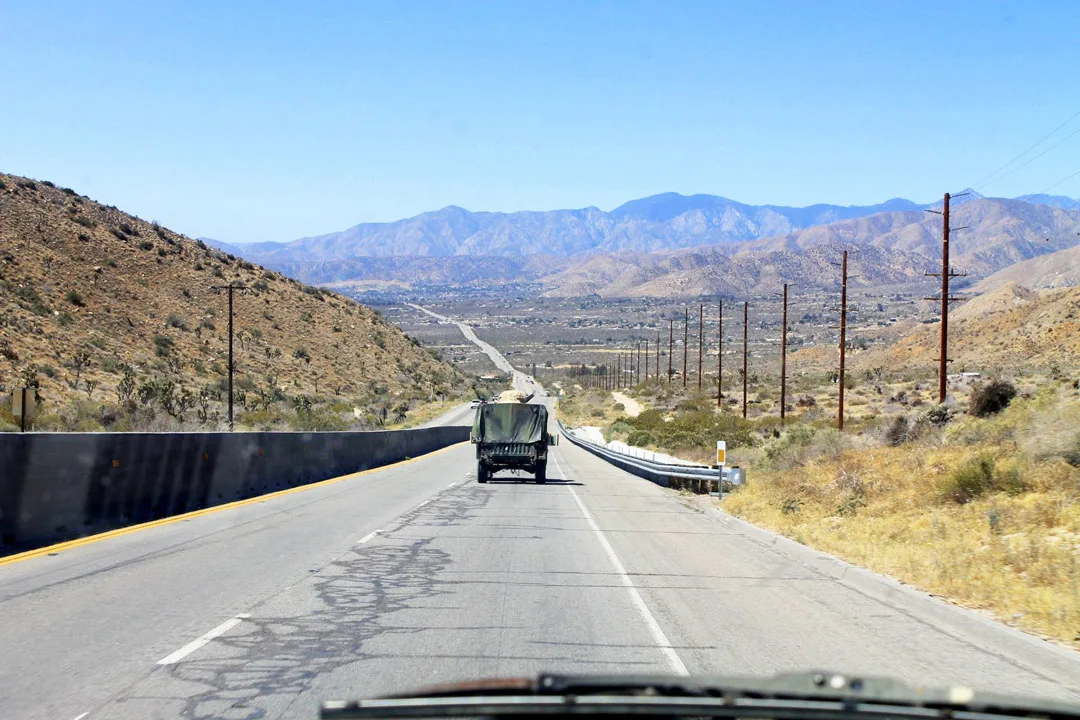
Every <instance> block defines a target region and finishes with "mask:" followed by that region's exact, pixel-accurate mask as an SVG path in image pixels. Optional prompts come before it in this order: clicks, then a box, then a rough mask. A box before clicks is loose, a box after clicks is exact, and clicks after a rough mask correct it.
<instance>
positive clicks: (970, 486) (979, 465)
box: [941, 455, 1026, 504]
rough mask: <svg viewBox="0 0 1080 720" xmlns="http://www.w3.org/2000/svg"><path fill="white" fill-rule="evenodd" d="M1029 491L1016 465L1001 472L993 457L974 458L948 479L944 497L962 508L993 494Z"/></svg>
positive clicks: (943, 490)
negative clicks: (981, 496) (996, 492)
mask: <svg viewBox="0 0 1080 720" xmlns="http://www.w3.org/2000/svg"><path fill="white" fill-rule="evenodd" d="M1025 489H1026V487H1025V485H1024V481H1023V479H1022V478H1021V476H1020V470H1019V468H1018V467H1017V466H1016V465H1015V463H1011V464H1008V465H1007V466H1006V467H1004V468H1000V467H998V466H997V463H996V461H995V460H994V458H993V457H992V456H990V455H980V456H978V457H975V458H972V459H971V460H969V461H968V462H967V463H965V464H964V465H961V466H960V467H959V468H957V469H956V470H954V471H953V472H952V474H950V475H948V476H947V477H946V478H945V479H944V480H943V482H942V484H941V493H942V495H943V496H944V497H945V498H946V499H948V500H952V501H953V502H956V503H960V504H964V503H967V502H971V501H972V500H974V499H975V498H977V497H979V496H980V495H983V494H985V493H988V492H992V491H998V492H1007V493H1009V494H1017V493H1020V492H1023V491H1024V490H1025Z"/></svg>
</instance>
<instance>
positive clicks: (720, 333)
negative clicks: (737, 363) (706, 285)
mask: <svg viewBox="0 0 1080 720" xmlns="http://www.w3.org/2000/svg"><path fill="white" fill-rule="evenodd" d="M716 321H717V323H718V324H717V330H716V407H718V408H722V407H723V399H724V384H723V382H724V301H723V300H720V301H719V302H718V303H717V308H716Z"/></svg>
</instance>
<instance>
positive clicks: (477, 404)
mask: <svg viewBox="0 0 1080 720" xmlns="http://www.w3.org/2000/svg"><path fill="white" fill-rule="evenodd" d="M486 402H487V400H485V399H484V398H476V399H475V400H473V401H472V402H471V403H469V407H474V408H478V407H480V406H481V405H483V404H485V403H486Z"/></svg>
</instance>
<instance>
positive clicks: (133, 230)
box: [0, 174, 472, 429]
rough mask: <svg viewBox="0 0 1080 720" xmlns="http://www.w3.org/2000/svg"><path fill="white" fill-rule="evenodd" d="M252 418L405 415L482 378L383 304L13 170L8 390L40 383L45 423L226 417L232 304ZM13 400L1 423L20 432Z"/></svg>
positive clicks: (5, 314)
mask: <svg viewBox="0 0 1080 720" xmlns="http://www.w3.org/2000/svg"><path fill="white" fill-rule="evenodd" d="M229 283H240V284H243V285H245V286H246V288H247V289H246V290H245V291H243V292H237V293H236V297H235V357H236V372H237V381H236V387H237V393H236V396H237V412H238V417H239V419H240V423H241V426H246V427H268V428H273V427H289V426H292V427H313V428H327V429H330V428H342V427H369V426H379V425H382V423H383V411H384V410H385V411H386V418H387V421H389V422H394V421H395V420H404V418H405V417H406V416H407V414H408V412H409V411H410V409H411V408H412V407H413V406H415V405H417V404H418V403H421V402H427V401H429V400H433V399H435V398H436V397H439V396H443V397H446V396H457V395H461V394H471V393H469V391H470V385H471V382H472V380H471V379H470V378H469V377H468V376H466V375H464V374H462V373H461V372H459V371H457V370H456V369H455V368H454V367H452V366H451V365H449V364H447V363H445V362H442V361H441V360H440V359H438V358H437V357H434V356H433V355H432V354H431V353H429V352H427V351H426V350H425V349H424V348H422V347H420V346H419V344H418V343H416V342H415V341H412V340H410V339H409V338H408V337H406V336H405V335H404V334H403V333H402V332H401V331H400V330H398V329H397V328H396V327H394V326H393V325H390V324H389V323H387V322H385V321H384V320H383V319H382V318H381V317H380V316H379V315H378V314H377V313H375V312H374V311H373V310H371V309H369V308H366V307H364V306H362V305H359V304H357V303H356V302H354V301H352V300H349V299H347V298H344V297H341V296H339V295H336V294H334V293H331V292H328V291H326V290H322V289H318V288H314V287H308V286H304V285H302V284H301V283H299V282H297V281H295V280H290V279H288V278H286V277H284V276H282V275H280V274H278V273H275V272H270V271H267V270H265V269H263V268H261V267H258V266H256V265H253V264H251V263H249V262H247V261H244V260H241V259H239V258H236V257H234V256H232V255H229V254H226V253H224V252H221V251H218V250H215V249H213V248H211V247H208V246H207V245H205V244H203V243H201V242H199V241H195V240H191V239H189V238H186V237H184V236H182V235H180V234H178V233H175V232H173V231H171V230H169V229H167V228H164V227H162V226H160V225H158V224H157V223H152V222H147V221H145V220H141V219H139V218H136V217H132V216H130V215H127V214H125V213H123V212H120V211H119V210H117V209H116V208H114V207H110V206H104V205H101V204H98V203H96V202H94V201H92V200H90V199H88V198H86V197H84V196H82V195H80V194H78V193H77V192H75V191H73V190H69V189H66V188H57V187H54V186H53V185H52V184H51V183H48V182H43V181H34V180H30V179H27V178H21V177H15V176H12V175H3V174H0V390H2V391H3V393H2V395H0V398H6V397H7V391H8V390H10V389H11V388H14V387H19V386H22V385H26V384H30V385H37V386H39V388H40V395H41V396H42V398H43V400H44V404H43V405H42V407H41V408H40V410H41V415H40V417H39V420H38V422H37V424H36V427H38V428H40V429H100V428H113V429H134V428H169V427H180V426H185V427H186V426H193V425H199V426H204V427H206V426H210V427H216V426H219V425H220V422H221V419H222V418H223V417H224V406H225V400H226V396H225V394H224V389H225V387H226V384H225V379H226V375H227V357H228V355H227V350H228V301H227V298H226V296H225V294H223V293H219V292H215V291H214V290H212V289H211V286H215V285H216V286H221V285H227V284H229ZM9 409H10V401H8V400H5V401H4V404H3V405H0V424H4V423H6V424H4V427H6V428H7V429H11V422H12V417H11V415H10V412H9Z"/></svg>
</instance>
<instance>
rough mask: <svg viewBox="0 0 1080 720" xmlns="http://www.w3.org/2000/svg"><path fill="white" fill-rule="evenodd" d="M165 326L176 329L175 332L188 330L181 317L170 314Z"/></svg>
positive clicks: (185, 322) (185, 321)
mask: <svg viewBox="0 0 1080 720" xmlns="http://www.w3.org/2000/svg"><path fill="white" fill-rule="evenodd" d="M166 325H168V326H169V327H171V328H176V329H177V330H187V329H188V324H187V320H185V319H184V318H183V316H181V315H176V314H172V315H170V316H169V319H168V320H167V321H166Z"/></svg>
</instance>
